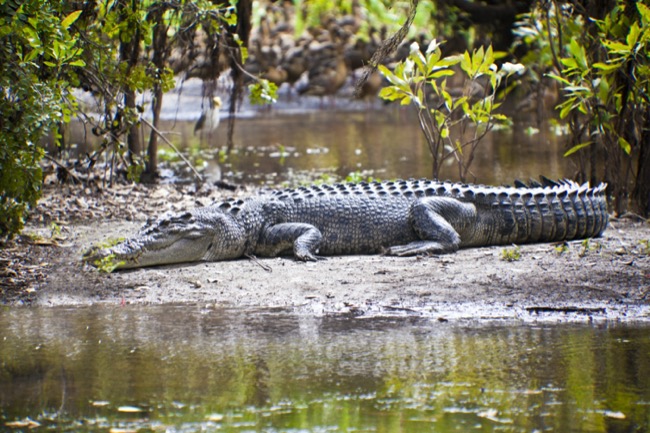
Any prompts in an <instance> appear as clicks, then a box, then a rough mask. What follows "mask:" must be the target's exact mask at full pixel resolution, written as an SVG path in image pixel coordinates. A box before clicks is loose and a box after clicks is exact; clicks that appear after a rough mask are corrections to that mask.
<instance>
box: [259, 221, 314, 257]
mask: <svg viewBox="0 0 650 433" xmlns="http://www.w3.org/2000/svg"><path fill="white" fill-rule="evenodd" d="M322 237H323V235H322V234H321V232H320V230H318V229H317V228H316V227H314V226H313V225H311V224H304V223H281V224H276V225H273V226H270V227H268V228H267V229H266V230H264V231H263V232H262V235H261V237H260V239H259V242H258V244H257V247H256V248H255V254H259V255H261V256H277V255H278V254H282V253H284V252H288V251H291V250H292V249H293V255H294V256H295V257H296V259H298V260H303V261H315V260H318V259H319V257H318V256H316V254H318V247H319V246H320V242H321V239H322Z"/></svg>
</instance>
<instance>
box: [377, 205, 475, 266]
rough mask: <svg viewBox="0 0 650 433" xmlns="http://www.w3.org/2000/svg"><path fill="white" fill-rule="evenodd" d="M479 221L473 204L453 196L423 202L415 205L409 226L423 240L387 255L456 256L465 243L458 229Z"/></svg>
mask: <svg viewBox="0 0 650 433" xmlns="http://www.w3.org/2000/svg"><path fill="white" fill-rule="evenodd" d="M475 218H476V208H475V207H474V205H473V204H470V203H463V202H461V201H459V200H456V199H453V198H449V197H427V198H423V199H420V200H418V201H416V202H414V203H413V205H412V207H411V210H410V213H409V224H410V225H411V227H412V228H413V231H414V232H415V234H416V235H417V236H418V237H419V238H420V240H417V241H413V242H411V243H408V244H406V245H396V246H391V247H388V248H387V249H386V250H385V251H384V253H385V254H387V255H392V256H413V255H417V254H444V253H453V252H455V251H456V250H458V247H459V246H460V243H461V237H460V234H459V233H458V230H457V229H458V228H459V227H463V226H467V225H471V224H472V222H473V221H474V220H475Z"/></svg>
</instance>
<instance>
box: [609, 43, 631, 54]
mask: <svg viewBox="0 0 650 433" xmlns="http://www.w3.org/2000/svg"><path fill="white" fill-rule="evenodd" d="M603 45H604V46H605V47H606V48H607V49H608V50H609V51H611V52H612V53H616V54H626V53H628V52H629V51H630V48H629V47H628V46H627V45H625V44H623V43H621V42H616V41H603Z"/></svg>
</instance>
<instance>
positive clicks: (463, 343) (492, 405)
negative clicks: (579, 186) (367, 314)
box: [0, 306, 650, 432]
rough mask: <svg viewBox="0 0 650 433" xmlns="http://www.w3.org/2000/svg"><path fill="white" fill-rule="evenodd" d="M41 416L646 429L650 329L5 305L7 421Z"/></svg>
mask: <svg viewBox="0 0 650 433" xmlns="http://www.w3.org/2000/svg"><path fill="white" fill-rule="evenodd" d="M30 422H35V423H38V424H39V425H40V427H39V428H37V429H36V430H33V431H48V430H56V431H102V432H105V431H109V430H112V431H136V430H137V431H169V432H175V431H182V432H186V431H187V432H190V431H192V432H193V431H208V432H211V431H225V432H253V431H262V432H326V431H333V432H467V431H479V432H493V431H505V432H544V431H555V432H623V431H625V432H644V431H649V430H650V328H648V327H647V326H631V325H625V326H624V325H601V326H596V325H561V326H560V325H547V324H543V325H539V326H531V325H518V324H512V323H508V324H499V323H493V324H488V325H478V324H472V323H452V322H449V323H440V322H437V321H432V320H425V319H404V318H401V319H389V318H384V319H381V318H373V319H355V318H344V317H321V318H314V317H301V316H294V315H291V314H288V313H282V312H277V311H276V312H272V311H250V310H222V309H201V308H198V307H188V306H184V307H173V306H172V307H169V306H168V307H156V306H154V307H133V306H126V307H92V308H90V307H77V308H51V309H39V308H33V309H23V308H14V309H5V310H2V311H1V312H0V430H2V429H5V430H11V429H13V430H21V428H20V426H21V425H22V426H24V427H22V430H23V431H27V430H29V428H28V425H29V424H30ZM32 425H35V424H32ZM11 426H13V427H11Z"/></svg>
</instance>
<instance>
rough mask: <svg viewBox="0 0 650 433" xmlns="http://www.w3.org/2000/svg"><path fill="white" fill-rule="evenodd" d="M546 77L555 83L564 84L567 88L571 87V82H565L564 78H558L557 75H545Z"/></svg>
mask: <svg viewBox="0 0 650 433" xmlns="http://www.w3.org/2000/svg"><path fill="white" fill-rule="evenodd" d="M546 76H547V77H549V78H552V79H554V80H555V81H559V82H560V83H562V84H566V85H567V86H570V85H571V82H570V81H569V80H567V79H566V78H564V77H561V76H559V75H555V74H546Z"/></svg>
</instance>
